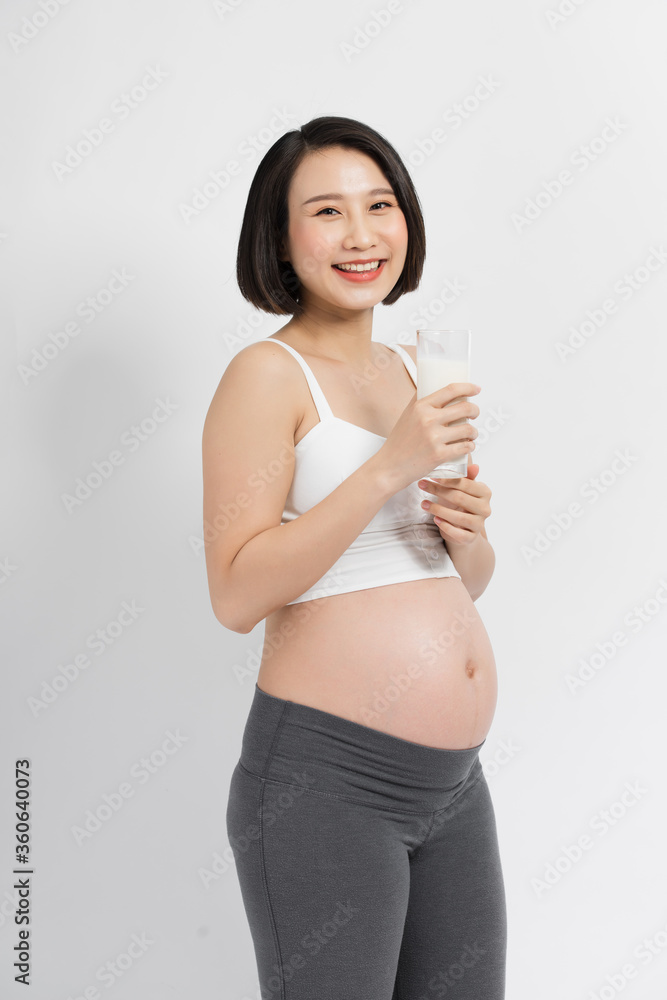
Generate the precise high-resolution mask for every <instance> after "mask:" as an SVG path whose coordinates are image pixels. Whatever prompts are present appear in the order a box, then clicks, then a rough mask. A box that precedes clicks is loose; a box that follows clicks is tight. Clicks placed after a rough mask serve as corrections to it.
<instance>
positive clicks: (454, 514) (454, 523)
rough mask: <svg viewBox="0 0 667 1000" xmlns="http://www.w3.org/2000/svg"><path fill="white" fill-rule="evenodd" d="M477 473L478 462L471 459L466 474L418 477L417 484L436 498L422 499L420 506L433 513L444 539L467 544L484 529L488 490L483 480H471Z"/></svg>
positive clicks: (488, 505)
mask: <svg viewBox="0 0 667 1000" xmlns="http://www.w3.org/2000/svg"><path fill="white" fill-rule="evenodd" d="M478 472H479V465H475V464H474V463H473V462H471V463H470V464H469V465H468V471H467V475H466V476H460V477H459V478H457V479H435V480H433V481H428V482H427V481H426V480H425V479H420V480H419V482H418V483H417V486H419V488H420V489H422V490H424V492H425V493H432V494H433V495H434V496H437V497H438V499H437V501H424V503H422V509H423V510H427V511H428V512H429V513H430V514H433V515H434V518H433V519H434V521H435V523H436V524H437V525H438V528H439V529H440V534H441V536H442V537H443V538H444V539H445V541H447V540H449V541H451V542H458V543H459V544H461V545H470V544H471V543H472V542H474V541H476V539H477V537H478V536H479V535H480V534H481V533H482V532H483V529H484V521H485V520H486V518H487V517H488V516H489V514H490V513H491V506H490V504H489V500H490V498H491V490H490V489H489V487H488V486H487V485H486V483H477V482H475V481H474V480H475V476H476V475H477V474H478ZM483 537H484V538H486V533H484V534H483Z"/></svg>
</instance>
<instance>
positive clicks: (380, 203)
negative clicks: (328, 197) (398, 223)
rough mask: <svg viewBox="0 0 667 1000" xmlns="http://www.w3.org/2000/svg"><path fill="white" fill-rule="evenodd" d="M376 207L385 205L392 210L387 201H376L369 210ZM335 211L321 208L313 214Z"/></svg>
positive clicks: (334, 210)
mask: <svg viewBox="0 0 667 1000" xmlns="http://www.w3.org/2000/svg"><path fill="white" fill-rule="evenodd" d="M378 205H386V207H387V208H392V204H391V202H389V201H376V202H375V204H374V205H371V208H377V207H378ZM336 211H337V209H335V208H331V207H329V208H321V209H320V210H319V212H316V213H315V214H316V215H322V214H323V212H336Z"/></svg>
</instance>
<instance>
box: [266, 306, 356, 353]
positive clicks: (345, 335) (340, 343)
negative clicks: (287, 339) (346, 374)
mask: <svg viewBox="0 0 667 1000" xmlns="http://www.w3.org/2000/svg"><path fill="white" fill-rule="evenodd" d="M288 329H289V330H290V331H293V332H294V333H295V334H296V335H297V336H298V337H300V338H302V339H303V341H304V342H307V344H308V347H309V349H310V350H311V351H312V352H313V354H318V355H321V356H323V357H327V358H330V359H331V360H333V361H341V362H344V363H346V364H349V365H351V366H352V367H356V368H362V367H363V366H364V365H365V364H366V363H368V362H372V361H373V359H374V353H373V348H372V346H371V340H372V333H373V310H372V309H363V310H354V311H352V310H350V311H349V312H348V313H347V314H346V315H344V316H343V315H340V314H332V313H330V312H327V311H325V310H322V309H313V308H310V309H306V310H304V312H303V313H302V314H301V315H300V316H299V317H295V318H294V319H292V320H290V322H289V323H288V324H287V326H285V327H284V330H288Z"/></svg>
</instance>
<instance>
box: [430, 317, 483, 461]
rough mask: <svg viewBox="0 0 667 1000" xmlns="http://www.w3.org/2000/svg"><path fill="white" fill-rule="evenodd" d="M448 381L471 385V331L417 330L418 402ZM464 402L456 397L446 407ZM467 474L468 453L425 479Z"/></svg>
mask: <svg viewBox="0 0 667 1000" xmlns="http://www.w3.org/2000/svg"><path fill="white" fill-rule="evenodd" d="M451 382H470V330H417V399H421V398H422V397H423V396H428V395H429V394H430V393H431V392H436V391H437V390H438V389H442V388H443V387H444V386H446V385H449V384H450V383H451ZM467 399H468V397H467V396H457V398H456V399H453V400H452V401H451V402H450V403H448V404H447V406H451V405H452V404H453V403H460V402H461V400H467ZM445 409H446V407H445ZM467 422H468V421H467V420H466V418H465V417H462V418H461V419H460V420H452V421H450V426H453V425H454V424H465V423H467ZM462 440H463V439H462ZM452 443H453V442H452ZM467 471H468V453H466V454H465V455H462V456H461V458H457V459H454V460H453V461H450V462H444V463H443V464H442V465H439V466H438V467H437V468H436V469H434V470H433V472H432V473H431V474H430V475H429V476H425V477H424V478H425V479H454V478H458V477H459V476H462V477H464V478H465V476H466V473H467Z"/></svg>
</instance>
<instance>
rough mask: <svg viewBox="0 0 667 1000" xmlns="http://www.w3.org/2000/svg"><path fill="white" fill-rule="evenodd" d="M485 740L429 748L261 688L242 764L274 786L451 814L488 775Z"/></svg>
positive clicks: (248, 724) (251, 714)
mask: <svg viewBox="0 0 667 1000" xmlns="http://www.w3.org/2000/svg"><path fill="white" fill-rule="evenodd" d="M484 742H486V741H485V740H483V741H482V743H480V744H479V745H478V746H474V747H466V748H463V749H460V750H459V749H454V750H452V749H441V748H440V747H432V746H425V745H423V744H420V743H414V742H411V741H409V740H405V739H402V738H400V737H398V736H393V735H391V734H390V733H386V732H383V731H381V730H378V729H373V728H371V727H369V726H364V725H361V724H360V723H357V722H353V721H352V720H350V719H345V718H342V717H340V716H337V715H333V714H331V713H329V712H325V711H322V710H321V709H318V708H313V707H311V706H309V705H302V704H299V703H298V702H293V701H288V700H285V699H283V698H276V697H274V696H273V695H269V694H267V693H266V692H264V691H262V689H261V688H260V687H259V686H258V685H255V690H254V695H253V701H252V705H251V708H250V712H249V714H248V718H247V721H246V725H245V729H244V732H243V739H242V747H241V757H240V763H241V764H242V766H243V767H244V768H245V769H246V770H248V771H250V772H251V773H252V774H255V775H258V776H260V777H263V778H265V779H267V780H270V781H277V782H283V783H285V784H286V785H297V786H300V787H302V788H308V789H310V790H311V791H316V792H317V791H319V792H320V793H321V794H322V793H324V794H328V795H338V796H342V797H346V798H353V799H357V800H359V801H363V802H367V803H369V804H372V805H376V806H380V807H386V808H391V807H392V805H393V806H396V807H398V806H400V808H402V809H406V808H407V809H412V810H414V811H415V812H419V811H424V810H434V809H444V808H445V807H447V806H449V805H451V804H452V803H453V801H454V800H455V798H456V796H457V795H458V794H459V793H460V792H461V791H462V790H463V788H464V787H468V786H469V785H470V783H471V782H472V781H474V780H478V779H479V778H480V777H481V775H482V773H483V772H482V767H481V763H480V761H479V756H478V755H479V751H480V749H481V747H482V746H483V745H484Z"/></svg>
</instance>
